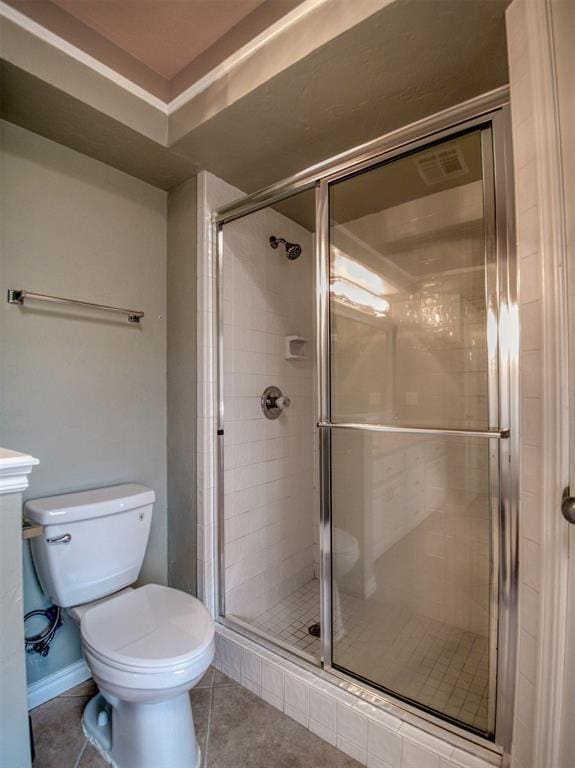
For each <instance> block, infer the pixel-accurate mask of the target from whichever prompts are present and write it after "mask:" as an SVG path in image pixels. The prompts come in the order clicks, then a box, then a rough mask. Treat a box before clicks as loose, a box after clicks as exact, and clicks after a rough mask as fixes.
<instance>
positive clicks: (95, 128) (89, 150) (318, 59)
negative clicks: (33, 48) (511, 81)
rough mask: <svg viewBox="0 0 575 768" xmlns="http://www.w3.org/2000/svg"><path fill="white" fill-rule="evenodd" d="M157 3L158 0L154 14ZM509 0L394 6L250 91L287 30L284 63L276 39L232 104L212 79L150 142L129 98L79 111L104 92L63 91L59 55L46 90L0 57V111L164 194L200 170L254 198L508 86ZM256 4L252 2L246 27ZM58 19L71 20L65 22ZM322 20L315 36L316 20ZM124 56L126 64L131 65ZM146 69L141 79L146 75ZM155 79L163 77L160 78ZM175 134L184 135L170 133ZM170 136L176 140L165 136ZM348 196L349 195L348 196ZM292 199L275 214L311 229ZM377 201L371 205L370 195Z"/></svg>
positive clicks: (251, 67) (298, 201)
mask: <svg viewBox="0 0 575 768" xmlns="http://www.w3.org/2000/svg"><path fill="white" fill-rule="evenodd" d="M14 1H16V0H14ZM30 1H32V0H26V2H30ZM113 1H114V2H115V0H113ZM18 2H24V0H18ZM87 2H89V3H91V0H87ZM162 2H163V0H158V4H159V3H162ZM276 2H283V0H272V5H273V6H275V5H276ZM348 2H349V0H330V1H329V2H328V3H326V4H325V13H326V14H330V13H331V14H336V11H341V9H342V6H343V7H346V4H347V3H348ZM363 2H367V0H362V3H363ZM508 3H509V0H395V2H391V3H389V4H388V5H386V6H385V7H382V8H381V9H380V10H378V11H377V12H375V13H372V14H371V15H370V16H369V17H367V18H365V19H364V20H363V21H361V22H360V23H356V24H354V25H353V26H350V27H349V29H346V30H345V31H344V32H342V33H339V34H336V35H334V36H333V38H331V39H329V40H328V41H327V42H323V43H322V44H320V45H319V46H318V47H317V48H315V49H313V50H312V51H311V52H310V53H305V54H304V55H302V56H301V57H300V58H299V59H295V61H294V63H291V64H290V63H287V64H285V65H284V67H283V68H279V73H278V74H275V75H273V76H270V77H269V78H268V79H267V80H263V81H262V82H258V81H257V76H258V75H259V72H260V70H261V69H262V68H264V67H265V66H269V64H270V62H271V63H274V62H275V61H276V58H277V57H279V58H280V61H281V62H285V59H286V57H287V53H289V52H290V51H293V49H294V48H295V49H296V52H299V51H301V50H302V49H303V48H305V43H306V39H305V35H304V34H303V33H302V30H301V28H296V27H294V28H293V29H292V30H290V31H289V35H290V36H289V37H287V38H286V41H285V44H284V45H283V49H282V51H281V54H280V47H279V43H278V40H277V39H275V38H274V40H273V41H271V43H270V45H269V47H268V48H267V49H264V50H263V52H262V56H261V57H260V58H259V59H257V58H256V57H254V58H253V59H252V60H249V61H247V63H246V64H245V65H242V68H241V72H240V74H241V76H242V77H244V76H245V80H246V81H250V82H251V80H252V79H253V80H255V81H256V85H254V87H253V88H251V89H248V90H246V92H245V94H240V96H238V97H237V98H235V99H234V100H230V98H229V93H230V90H231V86H232V76H231V74H230V73H228V74H226V76H225V77H221V78H219V79H218V80H217V81H216V82H215V83H214V85H213V88H212V90H211V91H209V90H208V91H206V94H203V93H202V94H200V95H198V96H197V98H196V100H195V101H196V102H201V103H199V104H198V106H197V108H196V107H195V106H194V104H195V102H192V104H191V106H192V107H193V108H194V109H196V111H195V112H194V113H193V118H194V120H193V122H192V123H189V124H188V123H186V122H185V121H186V119H187V118H186V114H187V112H186V110H188V105H185V106H182V107H181V109H179V111H176V112H174V113H173V114H169V115H167V116H166V115H164V116H163V117H162V118H161V121H160V122H159V124H158V126H159V127H158V129H157V131H156V133H155V134H154V135H152V134H151V133H148V134H144V131H143V130H142V129H141V128H140V127H139V126H140V122H143V118H141V119H140V116H141V115H142V114H143V112H142V109H143V108H142V106H141V103H140V101H138V104H137V105H136V106H137V107H138V109H139V110H140V111H139V112H138V113H137V115H138V120H135V119H132V116H133V114H134V113H132V112H128V108H127V107H126V98H127V97H126V94H125V92H124V93H112V94H110V95H109V97H108V94H106V98H107V99H108V101H107V102H106V103H103V102H102V101H100V102H99V104H102V107H100V106H98V107H96V106H94V104H93V103H90V101H89V100H88V101H84V97H83V94H84V93H86V94H87V95H88V96H90V95H93V94H96V95H98V94H100V93H102V92H103V87H102V83H101V82H99V81H98V82H97V83H96V81H95V80H87V81H86V87H85V88H84V89H83V90H76V91H75V94H76V95H75V96H73V95H72V92H71V90H68V91H67V90H66V89H67V88H68V87H69V83H70V80H71V77H70V72H71V70H72V67H71V65H70V62H69V60H66V59H62V60H61V61H60V59H59V60H58V62H57V63H58V66H59V67H60V69H58V70H56V65H55V64H54V63H53V62H52V63H50V61H51V60H48V63H49V64H50V66H51V67H52V69H51V70H49V67H46V68H45V69H46V71H48V72H49V74H50V73H53V72H54V71H58V72H60V71H61V70H62V71H65V74H66V76H67V79H66V81H62V82H63V84H62V85H60V86H58V87H56V86H54V85H50V84H49V82H50V81H49V78H48V82H46V79H47V78H46V77H45V76H44V71H42V72H40V71H38V70H36V74H35V75H33V74H31V73H30V72H29V71H25V70H24V69H22V68H19V67H18V66H15V65H14V64H13V63H10V59H7V60H6V61H5V62H4V63H3V66H2V68H1V70H0V78H2V86H1V87H2V96H3V98H2V101H1V103H0V115H1V116H2V117H3V118H4V119H5V120H9V121H11V122H14V123H17V124H19V125H21V126H23V127H24V128H28V129H29V130H32V131H35V132H37V133H40V134H42V135H44V136H46V137H48V138H50V139H52V140H54V141H57V142H60V143H63V144H66V145H68V146H71V147H73V148H74V149H76V150H78V151H80V152H83V153H85V154H87V155H90V156H91V157H95V158H97V159H99V160H102V161H103V162H105V163H109V164H110V165H114V166H115V167H118V168H121V169H122V170H124V171H126V172H127V173H130V174H132V175H134V176H137V177H138V178H141V179H144V180H145V181H148V182H149V183H151V184H154V185H156V186H158V187H161V188H162V189H171V188H172V187H174V186H176V185H177V184H179V183H181V182H183V181H185V180H186V179H188V178H190V176H192V175H193V174H195V173H197V172H198V171H200V170H203V169H207V170H209V171H211V172H212V173H214V174H216V175H217V176H219V177H221V178H223V179H225V180H226V181H228V182H229V183H231V184H233V185H234V186H236V187H238V188H239V189H242V190H243V191H245V192H251V191H255V190H256V189H259V188H262V187H264V186H266V185H268V184H271V183H273V182H276V181H278V180H279V179H282V178H285V177H287V176H290V175H291V174H293V173H296V172H298V171H301V170H302V169H304V168H307V167H309V166H311V165H313V164H315V163H317V162H320V161H321V160H324V159H325V158H329V157H331V156H333V155H335V154H337V153H339V152H342V151H345V150H348V149H350V148H351V147H354V146H357V145H358V144H360V143H362V142H365V141H369V140H371V139H373V138H375V137H377V136H382V135H384V134H387V133H389V132H391V131H394V130H396V129H398V128H401V127H402V126H406V125H408V124H410V123H413V122H414V121H417V120H419V119H422V118H425V117H427V116H429V115H432V114H434V113H436V112H439V111H441V110H444V109H447V108H449V107H452V106H454V105H456V104H460V103H462V102H464V101H466V100H467V99H470V98H473V97H475V96H478V95H479V94H483V93H486V92H488V91H490V90H492V89H494V88H498V87H499V86H503V85H505V84H506V83H507V82H508V70H507V56H506V36H505V9H506V7H507V5H508ZM125 4H126V5H129V4H132V3H131V0H125ZM134 4H135V5H137V4H138V2H135V3H134ZM36 5H38V6H41V7H43V8H46V7H47V6H51V7H52V8H56V9H57V11H58V12H60V13H65V12H64V11H62V9H60V8H59V6H56V5H55V4H54V3H48V2H43V1H42V2H38V3H36ZM266 5H267V3H262V4H261V5H259V6H258V7H257V8H256V9H255V11H252V13H251V14H249V15H248V16H247V17H245V19H244V21H245V20H246V19H249V18H251V17H252V16H253V14H254V13H258V12H259V11H260V9H262V8H265V7H266ZM330 9H331V10H330ZM336 15H341V14H336ZM66 16H67V17H68V18H70V19H72V18H73V17H72V16H70V15H69V14H67V13H66ZM320 18H321V21H322V23H323V25H324V26H325V23H326V18H325V16H324V17H320ZM328 21H329V19H328ZM314 23H315V22H314ZM318 23H319V22H318ZM242 24H243V22H240V23H239V25H236V27H235V28H234V29H237V28H238V27H239V26H241V25H242ZM302 27H303V28H304V29H303V32H305V34H306V35H307V36H308V37H310V36H312V35H313V37H314V39H315V38H316V37H317V36H318V29H317V24H316V27H312V19H311V18H310V17H306V18H305V19H304V20H303V21H302ZM13 33H14V30H11V34H13ZM226 34H227V33H226ZM224 37H226V35H224ZM14 39H15V40H16V43H17V44H16V45H15V46H12V48H11V49H10V50H11V51H12V50H15V51H16V52H19V51H22V50H24V51H26V50H27V48H26V47H25V46H24V44H23V43H24V42H27V38H26V39H22V38H20V37H15V38H14ZM102 39H103V38H102ZM298 41H299V43H300V44H299V45H298ZM27 44H28V42H27ZM208 51H209V49H208ZM204 55H205V54H200V56H199V58H200V59H201V58H202V57H203V56H204ZM30 58H31V57H30V56H29V55H28V59H30ZM19 60H20V59H19ZM132 60H133V61H136V60H135V58H134V57H132ZM27 62H28V60H27V59H25V60H24V61H23V65H24V66H28V63H27ZM142 66H143V65H142ZM148 71H150V72H151V70H149V68H148ZM81 74H82V73H81ZM154 76H155V77H158V78H159V77H160V76H159V75H157V73H154ZM80 82H81V83H82V84H83V83H84V81H83V80H82V81H80ZM96 86H97V87H96ZM114 87H115V86H114ZM116 90H117V91H120V89H116ZM111 103H113V104H114V105H115V104H118V103H119V104H120V107H121V109H122V110H123V112H121V113H120V112H119V110H117V111H116V113H115V114H118V115H119V117H115V118H114V117H113V116H111V115H112V112H111V111H110V112H107V111H106V109H108V106H109V104H111ZM144 106H146V105H144ZM130 108H131V107H130ZM146 109H148V108H147V107H146ZM150 112H154V114H153V115H151V117H153V118H154V121H157V120H159V117H158V114H159V113H157V111H156V110H152V109H148V111H147V112H146V113H145V115H144V117H145V118H146V120H148V118H149V117H150ZM184 113H186V114H184ZM126 115H127V116H128V118H129V119H126ZM198 115H199V116H200V117H198ZM200 118H201V119H200ZM146 124H148V123H146ZM154 125H156V123H155V122H154ZM182 125H184V127H185V130H183V129H180V128H181V126H182ZM175 129H178V130H177V131H176V133H177V135H176V136H175V138H173V139H172V138H171V136H172V133H173V132H174V130H175ZM157 135H159V136H160V137H159V138H157ZM467 162H468V165H469V166H470V170H472V171H473V174H474V175H473V177H474V178H475V176H476V175H477V170H476V169H475V168H474V167H473V166H474V163H472V161H471V160H469V159H468V160H467ZM412 170H413V169H412ZM389 172H390V173H391V171H389ZM352 186H353V185H350V187H349V189H350V190H351V191H353V190H352ZM387 186H388V187H393V188H394V189H393V194H392V195H391V197H390V199H389V200H387V204H388V205H393V204H396V205H397V204H399V202H400V199H399V198H401V197H402V194H403V193H402V191H401V189H400V188H399V187H397V188H396V185H395V183H394V184H393V185H387ZM351 191H350V195H348V198H349V197H350V196H351V197H353V195H352V194H351ZM391 198H393V199H391ZM396 198H397V199H396ZM302 200H303V198H302V197H301V196H298V197H296V198H291V199H289V200H286V201H284V202H283V203H281V209H282V212H284V213H285V214H286V215H288V216H289V217H290V218H293V219H295V220H297V221H299V222H300V223H302V224H303V225H304V226H308V227H309V228H312V227H313V206H310V205H309V204H307V202H302ZM373 200H374V203H375V201H376V197H375V196H374V198H373ZM354 205H355V203H353V201H351V202H350V204H349V208H348V209H347V215H349V216H350V217H352V218H353V217H354V214H355V216H359V215H360V213H359V212H356V211H355V210H354ZM346 208H347V206H346Z"/></svg>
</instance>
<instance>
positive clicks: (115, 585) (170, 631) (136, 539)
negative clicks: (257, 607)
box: [25, 484, 215, 768]
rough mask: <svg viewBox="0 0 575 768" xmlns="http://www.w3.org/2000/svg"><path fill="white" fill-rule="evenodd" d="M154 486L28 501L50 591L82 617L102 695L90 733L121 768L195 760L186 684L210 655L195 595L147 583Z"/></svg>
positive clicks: (205, 618) (190, 765)
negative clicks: (142, 579) (144, 572)
mask: <svg viewBox="0 0 575 768" xmlns="http://www.w3.org/2000/svg"><path fill="white" fill-rule="evenodd" d="M154 501H155V494H154V491H152V490H151V489H149V488H146V487H145V486H143V485H136V484H128V485H117V486H112V487H108V488H98V489H95V490H90V491H83V492H81V493H70V494H65V495H61V496H51V497H48V498H43V499H35V500H32V501H28V502H27V503H26V506H25V514H26V517H28V518H29V519H31V520H33V521H34V522H37V523H39V524H41V525H42V526H44V531H43V535H42V536H40V537H38V538H36V539H33V540H32V544H31V546H32V555H33V558H34V564H35V566H36V571H37V573H38V578H39V580H40V583H41V585H42V588H43V589H44V592H45V593H46V595H47V596H48V597H49V598H50V600H52V601H53V602H54V603H55V604H56V605H59V606H61V607H62V608H66V609H67V611H68V614H69V616H70V617H71V618H72V619H73V620H74V621H75V622H76V623H77V624H78V625H79V627H80V632H81V636H82V646H83V651H84V656H85V658H86V662H87V664H88V666H89V668H90V670H91V672H92V676H93V678H94V680H95V681H96V683H97V685H98V689H99V693H98V694H97V695H96V696H95V697H94V698H93V699H92V700H91V701H90V702H89V703H88V705H87V706H86V709H85V711H84V715H83V718H82V725H83V728H84V732H85V734H86V736H87V738H88V739H89V741H90V742H91V743H92V744H93V745H94V746H95V747H96V748H97V749H98V751H99V752H100V753H101V755H102V756H103V757H104V759H105V760H106V761H107V762H108V763H110V764H111V765H112V766H115V768H197V767H198V766H199V765H200V761H201V755H200V750H199V746H198V744H197V741H196V736H195V731H194V722H193V717H192V708H191V704H190V696H189V691H190V690H191V688H193V687H194V686H195V685H196V683H197V682H198V681H199V680H200V679H201V678H202V676H203V675H204V673H205V672H206V670H207V669H208V667H209V665H210V664H211V662H212V660H213V657H214V647H215V646H214V623H213V621H212V618H211V616H210V614H209V613H208V611H207V610H206V608H205V607H204V606H203V605H202V603H201V602H200V601H199V600H197V599H196V598H195V597H192V596H191V595H188V594H186V593H184V592H181V591H179V590H176V589H171V588H169V587H164V586H160V585H158V584H147V585H145V586H143V587H138V588H133V587H132V586H131V585H133V584H134V582H135V581H136V580H137V578H138V575H139V573H140V568H141V566H142V561H143V559H144V554H145V551H146V546H147V543H148V537H149V533H150V524H151V519H152V509H153V504H154Z"/></svg>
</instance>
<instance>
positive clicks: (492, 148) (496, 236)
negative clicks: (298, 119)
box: [212, 88, 519, 754]
mask: <svg viewBox="0 0 575 768" xmlns="http://www.w3.org/2000/svg"><path fill="white" fill-rule="evenodd" d="M508 102H509V94H508V89H507V88H500V89H497V90H496V91H493V92H490V93H488V94H484V95H482V96H479V97H477V98H475V99H472V100H470V101H469V102H465V103H464V104H461V105H458V106H456V107H454V108H451V109H448V110H446V111H444V112H441V113H439V114H437V115H433V116H431V117H430V118H426V119H424V120H421V121H418V122H417V123H414V124H413V125H410V126H407V127H406V128H403V129H400V130H398V131H394V132H393V133H391V134H387V135H386V136H383V137H381V138H380V139H376V140H374V141H372V142H369V143H368V144H366V145H362V146H360V147H358V148H355V149H353V150H350V151H349V152H345V153H343V154H341V155H338V156H336V157H334V158H332V159H330V160H327V161H324V162H322V163H320V164H318V165H317V166H314V167H312V168H310V169H307V170H306V171H303V172H301V173H299V174H296V175H295V176H293V177H291V178H290V179H287V180H284V181H282V182H278V183H277V184H274V185H272V186H270V187H268V188H266V189H264V190H262V191H260V192H257V193H254V194H252V195H247V196H245V197H243V198H241V199H240V200H238V201H236V202H234V203H231V204H229V205H226V206H224V207H222V208H220V209H219V210H217V211H216V212H215V213H214V215H213V239H212V240H213V243H214V244H215V250H216V263H217V269H216V304H217V345H216V350H217V366H216V371H217V450H216V453H217V487H216V495H217V521H216V525H215V526H214V528H215V537H216V551H217V561H218V567H217V568H216V569H215V570H216V574H215V579H216V595H217V615H218V621H220V622H221V623H222V624H224V625H225V626H228V627H230V628H231V629H234V630H236V631H238V632H239V633H241V634H243V635H245V636H247V637H249V638H250V639H252V640H255V641H256V642H258V643H261V644H263V645H265V646H267V647H269V648H271V649H275V650H280V652H282V653H283V654H284V655H286V653H287V654H289V655H291V656H294V657H300V658H303V659H305V660H306V661H308V662H309V661H312V662H313V661H314V660H313V659H311V658H310V657H309V656H308V655H307V654H305V653H302V652H298V650H297V649H294V648H292V647H290V646H287V645H285V644H283V643H281V642H278V641H277V640H274V639H273V638H271V637H268V636H265V635H263V633H260V632H258V631H256V630H254V628H253V627H250V626H249V625H247V624H245V623H244V622H242V621H239V620H237V619H231V618H229V617H227V616H226V613H225V582H224V579H225V551H224V537H223V525H224V485H223V478H224V439H223V435H224V391H223V380H224V377H223V356H224V351H223V256H224V253H223V251H224V247H223V227H224V225H225V224H227V223H230V222H232V221H234V220H236V219H239V218H242V217H244V216H246V215H249V214H250V213H255V212H256V211H258V210H261V209H263V208H266V207H268V206H270V205H273V204H274V203H277V202H280V201H281V200H284V199H286V198H288V197H292V196H293V195H295V194H297V193H299V192H304V191H307V190H311V189H314V188H315V195H316V206H315V207H316V238H315V251H316V253H315V293H316V296H315V301H316V364H317V372H316V373H317V397H318V402H317V413H318V428H319V441H320V442H319V444H320V489H319V491H320V497H321V500H320V501H321V503H320V509H321V519H320V547H321V552H320V581H321V621H322V639H321V665H322V666H323V668H324V669H325V670H326V671H327V672H329V673H331V674H332V675H334V676H335V677H336V678H338V679H339V680H340V682H342V683H344V685H345V684H347V685H348V687H349V689H353V690H355V691H357V690H358V688H359V689H363V690H364V691H365V692H366V695H369V696H371V699H372V700H375V699H376V698H377V697H379V698H380V699H382V700H388V701H390V702H391V703H393V704H394V705H395V706H397V707H399V708H400V709H402V710H404V711H407V712H409V713H410V715H411V716H412V717H413V716H414V715H415V717H416V718H419V719H420V720H421V722H422V725H423V726H424V724H425V722H430V723H432V724H433V725H435V726H440V727H441V728H443V729H445V730H447V731H450V732H451V733H453V734H455V735H457V736H462V737H463V738H466V739H468V740H471V741H474V742H475V743H478V744H481V745H482V746H484V747H487V748H488V749H491V750H494V751H496V752H498V753H501V752H502V753H504V754H509V753H510V750H511V737H512V725H513V708H514V698H515V677H516V674H515V673H516V644H517V583H518V524H517V503H518V455H519V453H518V451H519V435H518V427H519V418H518V402H519V401H518V333H519V329H518V308H517V298H516V264H515V244H514V218H513V179H512V156H511V137H510V114H509V106H508ZM473 128H478V129H479V128H481V129H482V148H483V154H484V189H485V190H486V194H487V195H489V194H490V190H489V189H488V186H489V187H491V189H492V190H493V192H494V199H492V200H490V199H489V197H487V198H485V197H484V208H485V218H486V220H487V221H486V241H487V240H490V241H491V242H492V245H493V252H494V253H495V254H496V257H495V261H494V264H493V265H492V268H491V269H489V268H488V269H487V270H486V280H487V283H488V284H487V294H488V297H489V298H488V302H489V303H488V314H489V313H492V317H493V320H494V322H495V323H496V326H497V338H496V340H495V344H494V343H493V340H492V341H491V342H490V343H489V344H488V356H489V391H490V394H491V397H490V407H489V429H488V430H485V431H481V430H473V431H471V430H470V431H466V430H437V432H440V433H445V432H447V433H450V434H458V435H461V436H465V435H467V436H475V437H484V438H486V439H487V440H488V441H489V446H490V456H491V459H490V470H491V471H490V477H491V484H492V487H491V498H492V500H494V504H495V509H493V510H492V525H493V530H492V552H493V558H494V561H495V562H493V564H492V565H493V571H492V573H494V574H496V578H495V579H494V580H493V581H492V592H491V604H492V614H494V615H496V616H497V617H498V626H497V641H495V639H494V638H492V653H494V652H495V650H496V658H497V664H496V666H497V669H496V676H497V680H496V681H495V680H493V681H492V685H493V687H495V682H496V699H495V700H494V701H495V706H496V712H495V716H494V723H495V727H494V737H493V740H490V739H487V738H485V737H484V736H482V735H478V734H477V733H475V732H473V731H472V730H468V729H467V728H466V727H464V726H462V725H460V724H457V723H455V722H451V721H449V720H446V719H444V718H442V717H439V716H437V715H435V714H434V713H432V712H428V711H426V710H425V709H424V708H421V707H419V706H413V705H411V704H410V703H408V702H405V701H403V700H402V699H400V698H399V697H397V696H394V695H393V693H390V692H387V691H386V692H383V691H382V690H381V689H380V688H378V687H375V686H373V685H370V684H369V683H366V681H363V680H362V681H359V682H358V679H357V678H356V677H354V676H352V675H350V674H347V673H344V672H342V671H341V670H339V669H337V668H335V667H334V666H333V659H332V637H331V611H332V605H331V597H332V595H331V474H330V450H331V448H330V441H331V430H332V425H331V422H330V358H329V355H330V336H329V248H330V244H329V185H330V184H331V183H333V182H334V181H336V180H342V179H343V178H345V177H346V176H351V175H353V174H355V173H357V172H358V171H361V170H367V169H368V168H371V167H372V166H377V165H379V164H381V163H382V162H386V161H387V160H389V159H391V158H397V157H399V156H401V155H404V154H406V153H408V152H411V151H413V150H415V149H418V148H423V147H425V146H426V145H428V144H431V143H435V142H437V141H440V140H442V139H446V138H449V137H450V136H453V135H457V134H459V133H461V132H462V131H466V130H469V129H473ZM486 158H487V161H486ZM488 247H489V246H488V242H486V250H487V248H488ZM488 267H489V265H488ZM494 392H495V397H494V396H493V393H494ZM343 426H344V425H339V427H338V428H343ZM355 426H358V427H362V428H363V427H364V425H347V427H348V428H354V427H355ZM383 431H406V432H412V433H413V432H430V431H431V432H434V431H435V430H417V429H410V428H403V429H402V428H394V429H393V428H388V427H385V425H384V426H383ZM493 470H496V471H493ZM497 481H499V482H498V484H497ZM495 645H497V649H495V647H494V646H495ZM316 663H317V661H316ZM344 681H345V682H344Z"/></svg>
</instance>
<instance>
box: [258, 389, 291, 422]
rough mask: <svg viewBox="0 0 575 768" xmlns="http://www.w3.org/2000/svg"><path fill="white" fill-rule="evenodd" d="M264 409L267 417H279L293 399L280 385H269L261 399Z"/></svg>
mask: <svg viewBox="0 0 575 768" xmlns="http://www.w3.org/2000/svg"><path fill="white" fill-rule="evenodd" d="M261 405H262V411H263V413H264V416H265V417H266V418H267V419H277V418H278V416H280V415H281V413H282V411H285V409H286V408H289V407H290V405H291V399H290V398H289V397H288V396H287V395H284V394H283V392H282V391H281V389H278V387H273V386H272V387H267V388H266V389H265V390H264V393H263V395H262V399H261Z"/></svg>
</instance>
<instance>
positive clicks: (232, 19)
mask: <svg viewBox="0 0 575 768" xmlns="http://www.w3.org/2000/svg"><path fill="white" fill-rule="evenodd" d="M52 2H54V3H55V4H56V5H57V6H59V7H60V8H62V10H64V11H66V12H67V13H69V14H71V15H72V16H74V17H75V18H76V19H79V20H80V21H81V22H82V23H83V24H86V25H87V26H88V27H91V28H92V29H93V30H95V31H96V32H99V33H100V34H101V35H103V36H104V37H105V38H107V39H108V40H109V41H110V42H111V43H114V44H115V45H117V46H119V47H120V48H122V49H123V50H124V51H126V52H127V53H129V54H130V55H132V56H134V58H136V59H138V60H139V61H141V62H142V64H145V65H146V66H148V67H150V69H152V70H154V72H157V74H158V75H161V76H162V77H165V78H167V79H168V80H171V79H172V78H173V77H175V76H176V75H177V74H178V72H180V71H181V70H182V69H183V68H184V67H185V66H186V65H187V64H189V63H190V61H193V60H194V59H195V58H197V57H198V56H199V55H200V53H203V52H204V51H205V50H206V48H209V47H210V46H211V45H213V44H214V43H215V42H216V41H217V40H219V38H220V37H221V36H222V35H223V34H225V33H226V32H229V30H230V29H231V28H232V27H234V26H235V25H236V24H237V23H238V22H240V21H241V20H242V19H243V18H244V17H245V16H247V15H248V14H249V13H251V12H252V11H254V10H255V9H256V8H257V7H258V5H261V4H262V2H263V0H175V2H174V0H160V1H158V0H138V2H126V0H52Z"/></svg>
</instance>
